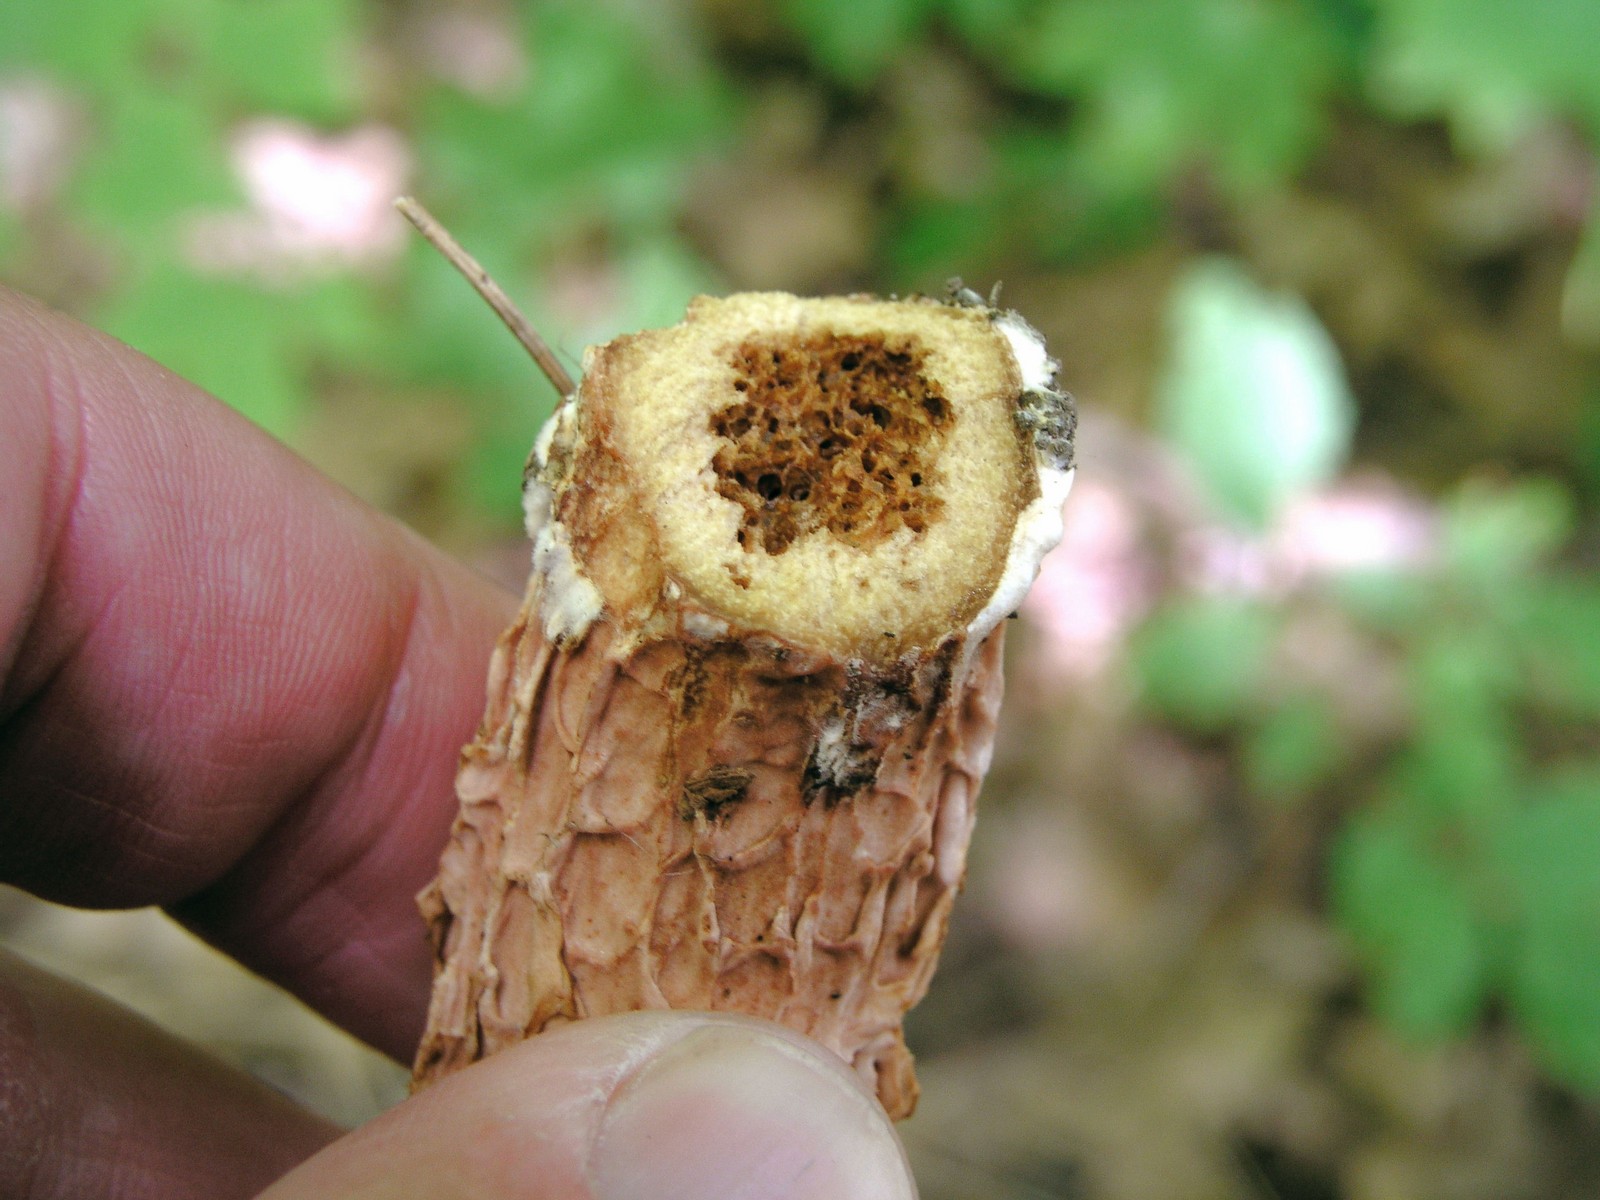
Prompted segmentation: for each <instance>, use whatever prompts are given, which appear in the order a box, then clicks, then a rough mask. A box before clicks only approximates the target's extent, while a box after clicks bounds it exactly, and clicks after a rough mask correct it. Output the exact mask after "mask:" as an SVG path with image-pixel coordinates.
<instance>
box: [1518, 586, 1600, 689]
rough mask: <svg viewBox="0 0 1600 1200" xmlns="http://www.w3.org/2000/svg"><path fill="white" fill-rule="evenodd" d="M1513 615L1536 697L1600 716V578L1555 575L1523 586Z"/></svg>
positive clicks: (1525, 678) (1525, 680)
mask: <svg viewBox="0 0 1600 1200" xmlns="http://www.w3.org/2000/svg"><path fill="white" fill-rule="evenodd" d="M1515 600H1516V603H1515V605H1514V607H1513V609H1512V612H1511V616H1510V624H1511V631H1512V633H1513V634H1514V635H1515V640H1516V645H1517V648H1518V651H1519V654H1520V657H1521V668H1522V669H1521V671H1520V672H1519V680H1520V682H1521V684H1522V690H1523V692H1524V694H1525V695H1526V696H1527V697H1528V698H1529V699H1531V700H1533V701H1535V702H1539V703H1543V704H1545V705H1548V706H1553V707H1555V708H1558V709H1562V710H1565V711H1567V712H1569V713H1571V714H1572V715H1574V716H1578V717H1584V718H1589V719H1597V718H1600V582H1597V581H1596V580H1595V579H1593V578H1592V577H1586V576H1573V575H1550V576H1542V577H1538V578H1535V579H1532V580H1529V581H1528V582H1527V584H1526V585H1525V586H1524V587H1523V588H1521V589H1519V591H1518V592H1517V594H1516V597H1515Z"/></svg>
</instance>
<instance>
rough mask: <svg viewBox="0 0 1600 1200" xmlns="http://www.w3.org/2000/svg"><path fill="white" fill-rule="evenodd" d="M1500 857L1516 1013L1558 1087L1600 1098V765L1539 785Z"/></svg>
mask: <svg viewBox="0 0 1600 1200" xmlns="http://www.w3.org/2000/svg"><path fill="white" fill-rule="evenodd" d="M1499 852H1500V854H1499V858H1500V863H1501V866H1502V868H1503V869H1504V871H1505V875H1506V879H1507V881H1508V886H1509V890H1510V896H1509V901H1510V904H1511V906H1512V912H1513V914H1514V916H1515V918H1516V922H1517V936H1516V938H1515V940H1514V943H1513V949H1512V954H1511V959H1510V963H1509V966H1510V970H1511V979H1510V985H1509V986H1510V995H1511V1002H1512V1006H1513V1009H1514V1011H1515V1012H1516V1014H1517V1017H1518V1019H1519V1020H1520V1021H1521V1023H1522V1025H1523V1027H1524V1028H1525V1029H1526V1030H1527V1032H1528V1034H1529V1036H1530V1037H1531V1038H1532V1040H1533V1043H1534V1045H1535V1047H1536V1048H1537V1049H1538V1050H1539V1052H1540V1057H1541V1058H1542V1059H1544V1061H1545V1063H1546V1065H1547V1066H1548V1067H1549V1068H1550V1069H1551V1071H1552V1072H1553V1073H1554V1074H1555V1075H1556V1076H1557V1078H1560V1079H1563V1080H1565V1081H1566V1082H1568V1083H1571V1084H1574V1085H1576V1086H1578V1087H1581V1088H1584V1089H1586V1090H1588V1091H1591V1092H1593V1091H1596V1090H1600V869H1597V866H1596V865H1597V864H1600V764H1591V765H1588V766H1584V767H1579V768H1573V769H1570V770H1568V771H1566V772H1564V773H1562V774H1561V775H1559V776H1558V777H1556V778H1553V779H1551V780H1548V781H1546V782H1545V783H1544V784H1543V785H1541V786H1540V787H1539V788H1538V789H1537V790H1536V791H1535V793H1534V795H1533V796H1532V797H1531V798H1530V801H1529V803H1528V805H1527V806H1526V807H1525V808H1524V809H1523V810H1522V811H1521V812H1520V813H1519V814H1518V817H1517V820H1516V823H1515V824H1514V825H1513V826H1512V827H1511V829H1510V830H1509V831H1508V833H1507V836H1506V837H1505V838H1504V839H1503V840H1502V841H1501V842H1500V843H1499Z"/></svg>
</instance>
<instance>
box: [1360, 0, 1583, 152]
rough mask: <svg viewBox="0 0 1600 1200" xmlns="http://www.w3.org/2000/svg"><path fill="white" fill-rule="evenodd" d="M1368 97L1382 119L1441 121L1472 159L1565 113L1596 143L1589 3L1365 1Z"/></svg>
mask: <svg viewBox="0 0 1600 1200" xmlns="http://www.w3.org/2000/svg"><path fill="white" fill-rule="evenodd" d="M1373 9H1374V11H1375V13H1376V15H1377V33H1376V46H1375V52H1374V63H1373V69H1372V91H1373V94H1374V95H1375V96H1376V98H1377V100H1378V102H1379V103H1380V104H1381V105H1384V106H1386V107H1388V108H1389V109H1390V110H1391V111H1393V112H1395V113H1398V114H1401V115H1404V116H1408V117H1421V116H1433V115H1443V116H1446V117H1448V118H1449V119H1450V120H1451V121H1452V123H1453V124H1454V127H1455V130H1456V132H1457V133H1458V134H1459V135H1460V136H1461V138H1462V139H1463V140H1464V141H1465V142H1466V143H1467V144H1468V145H1470V146H1472V147H1473V148H1475V149H1478V150H1498V149H1503V148H1504V147H1506V146H1507V145H1509V144H1510V142H1511V140H1512V139H1513V138H1515V137H1517V136H1518V135H1519V134H1521V133H1523V132H1524V131H1525V130H1526V129H1527V128H1528V126H1529V125H1530V124H1531V123H1532V122H1534V121H1537V120H1543V119H1548V118H1549V117H1551V116H1553V115H1556V114H1558V113H1567V114H1570V115H1571V116H1575V117H1577V118H1579V119H1580V120H1583V121H1586V122H1587V123H1588V126H1589V129H1590V132H1591V133H1592V134H1600V73H1597V72H1596V71H1595V48H1596V47H1597V46H1600V5H1597V4H1595V3H1594V2H1593V0H1541V2H1540V3H1538V4H1523V3H1519V2H1518V0H1374V2H1373Z"/></svg>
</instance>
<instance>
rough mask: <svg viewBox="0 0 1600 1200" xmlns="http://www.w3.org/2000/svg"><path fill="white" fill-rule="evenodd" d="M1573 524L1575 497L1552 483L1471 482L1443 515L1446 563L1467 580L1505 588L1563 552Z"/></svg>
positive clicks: (1532, 481) (1524, 480) (1542, 481)
mask: <svg viewBox="0 0 1600 1200" xmlns="http://www.w3.org/2000/svg"><path fill="white" fill-rule="evenodd" d="M1573 521H1574V514H1573V507H1572V498H1571V497H1570V496H1569V495H1568V494H1567V491H1566V489H1565V488H1564V487H1562V486H1561V484H1559V483H1557V482H1556V481H1555V480H1553V479H1536V478H1532V479H1519V480H1517V481H1516V482H1515V483H1512V484H1510V485H1505V486H1499V485H1495V486H1491V485H1485V484H1469V485H1467V486H1466V487H1463V488H1461V489H1460V490H1459V491H1458V492H1457V493H1456V495H1455V496H1454V497H1453V498H1452V499H1451V501H1450V503H1449V505H1448V506H1447V507H1446V509H1445V512H1444V524H1443V548H1444V559H1445V565H1446V566H1447V567H1448V568H1449V569H1450V570H1451V571H1452V572H1454V573H1455V574H1456V575H1457V576H1458V577H1459V578H1461V579H1462V580H1464V581H1467V582H1470V583H1473V584H1475V585H1478V586H1480V587H1487V588H1489V589H1491V590H1492V589H1497V588H1501V587H1503V586H1505V585H1506V584H1507V583H1508V582H1509V581H1512V580H1514V579H1516V578H1517V577H1519V576H1522V575H1525V574H1526V573H1528V572H1529V571H1531V570H1532V569H1533V568H1534V567H1536V566H1538V565H1539V564H1541V563H1543V562H1545V561H1547V560H1548V559H1549V558H1550V556H1551V555H1553V554H1554V553H1555V552H1556V551H1557V550H1559V549H1560V548H1561V546H1562V544H1563V543H1564V542H1566V540H1567V539H1568V538H1569V537H1571V536H1572V529H1573Z"/></svg>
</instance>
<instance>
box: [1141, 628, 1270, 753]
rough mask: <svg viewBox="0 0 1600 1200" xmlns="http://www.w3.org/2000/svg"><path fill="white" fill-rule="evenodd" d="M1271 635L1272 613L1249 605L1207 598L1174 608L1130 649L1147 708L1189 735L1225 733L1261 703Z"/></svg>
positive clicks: (1145, 629) (1143, 633)
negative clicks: (1192, 732)
mask: <svg viewBox="0 0 1600 1200" xmlns="http://www.w3.org/2000/svg"><path fill="white" fill-rule="evenodd" d="M1272 634H1273V618H1272V614H1271V613H1270V612H1269V611H1268V610H1267V609H1265V608H1264V607H1263V606H1261V605H1260V604H1257V603H1254V602H1251V601H1245V600H1237V599H1230V598H1223V597H1207V598H1200V599H1192V600H1185V601H1180V602H1178V603H1175V604H1171V605H1168V606H1167V607H1165V608H1163V609H1161V610H1159V611H1158V612H1156V614H1155V615H1154V616H1152V617H1151V618H1150V619H1149V620H1148V621H1147V622H1146V623H1145V625H1144V627H1143V628H1142V629H1141V630H1140V631H1139V632H1138V634H1137V635H1136V636H1135V638H1134V641H1133V645H1132V647H1131V657H1132V662H1133V667H1134V671H1135V673H1136V675H1137V676H1138V679H1139V682H1140V684H1141V688H1142V695H1143V699H1144V702H1145V704H1146V705H1147V706H1148V707H1149V708H1150V709H1151V710H1152V711H1154V712H1156V713H1159V714H1160V715H1162V716H1164V717H1166V718H1168V719H1170V720H1173V721H1177V722H1179V723H1180V724H1183V725H1186V726H1188V727H1189V728H1192V729H1195V730H1198V731H1200V732H1204V733H1218V732H1222V731H1223V730H1225V729H1227V728H1228V727H1230V726H1231V725H1233V724H1235V723H1237V722H1239V721H1240V720H1242V719H1244V718H1245V717H1246V716H1248V715H1249V714H1250V713H1251V712H1252V711H1253V710H1254V708H1255V706H1256V704H1257V703H1258V697H1259V694H1260V683H1261V679H1262V675H1263V673H1264V670H1265V666H1266V659H1267V653H1268V651H1269V649H1270V648H1271V641H1272Z"/></svg>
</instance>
